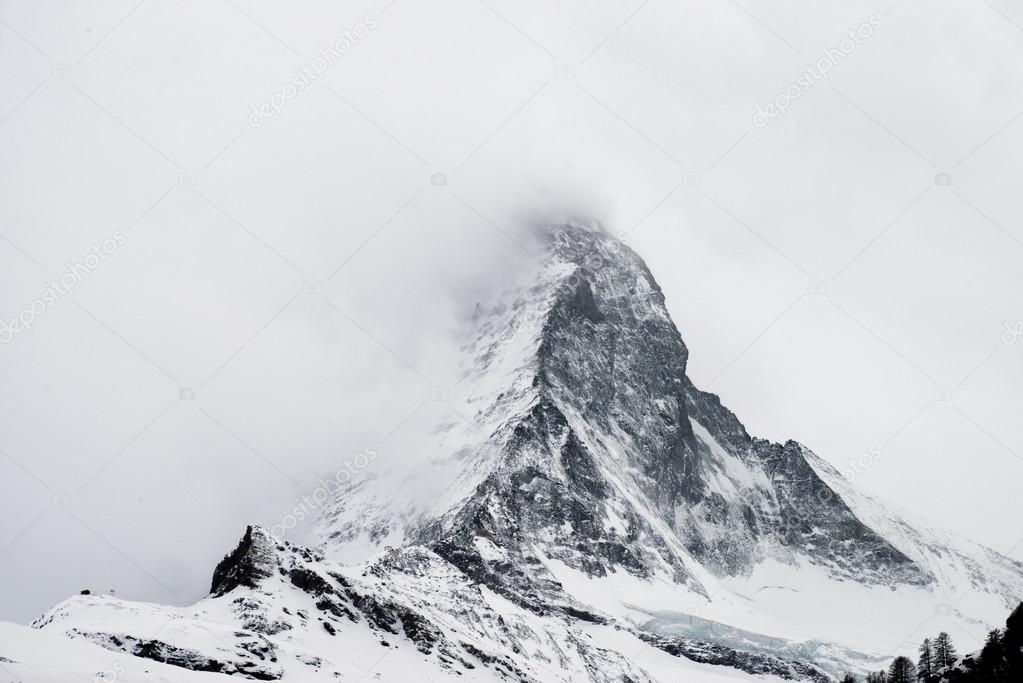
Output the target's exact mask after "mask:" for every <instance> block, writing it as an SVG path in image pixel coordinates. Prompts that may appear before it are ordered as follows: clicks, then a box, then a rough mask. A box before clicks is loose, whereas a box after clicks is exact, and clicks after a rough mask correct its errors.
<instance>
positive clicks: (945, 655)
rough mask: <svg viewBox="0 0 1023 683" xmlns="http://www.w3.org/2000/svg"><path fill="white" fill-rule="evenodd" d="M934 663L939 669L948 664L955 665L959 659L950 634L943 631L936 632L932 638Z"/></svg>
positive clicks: (945, 667) (944, 667) (946, 666)
mask: <svg viewBox="0 0 1023 683" xmlns="http://www.w3.org/2000/svg"><path fill="white" fill-rule="evenodd" d="M934 660H935V661H934V665H935V667H936V668H937V669H938V670H939V671H940V670H941V669H947V668H948V667H950V666H955V663H956V662H957V661H958V660H959V655H958V654H957V653H956V649H955V647H954V646H953V645H952V636H950V635H948V633H946V632H945V631H942V632H941V633H939V634H938V637H937V638H935V640H934Z"/></svg>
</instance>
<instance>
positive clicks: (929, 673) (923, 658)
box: [916, 638, 935, 681]
mask: <svg viewBox="0 0 1023 683" xmlns="http://www.w3.org/2000/svg"><path fill="white" fill-rule="evenodd" d="M934 668H935V667H934V648H933V647H932V645H931V639H930V638H925V639H924V642H923V644H922V645H921V646H920V662H919V663H918V664H917V666H916V677H917V678H918V679H920V680H922V681H930V680H931V678H932V677H933V676H934Z"/></svg>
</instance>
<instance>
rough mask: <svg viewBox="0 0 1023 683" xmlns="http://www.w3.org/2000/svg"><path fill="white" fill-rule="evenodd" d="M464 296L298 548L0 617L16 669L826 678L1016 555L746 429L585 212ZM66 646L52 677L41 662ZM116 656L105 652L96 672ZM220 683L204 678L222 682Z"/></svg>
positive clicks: (634, 259)
mask: <svg viewBox="0 0 1023 683" xmlns="http://www.w3.org/2000/svg"><path fill="white" fill-rule="evenodd" d="M532 250H533V251H534V252H535V254H536V256H537V260H538V264H537V268H536V269H535V270H531V271H530V272H529V273H528V275H526V276H523V277H521V278H520V279H519V280H518V281H517V282H515V283H513V284H512V286H510V287H509V288H508V289H507V290H506V291H504V292H503V293H502V294H501V295H500V296H499V297H497V298H496V299H495V300H494V301H491V302H489V303H487V304H485V305H484V304H481V305H480V306H479V307H478V308H477V311H476V314H475V315H474V317H473V322H472V331H471V333H469V334H468V335H467V338H466V340H465V342H464V346H463V351H464V354H465V372H464V375H463V376H462V378H461V380H460V381H459V382H458V384H457V385H456V386H455V387H451V388H450V398H448V400H447V401H445V402H442V403H443V405H440V406H436V408H437V409H436V410H434V411H433V412H431V413H429V415H430V417H429V421H430V424H429V427H430V428H429V429H425V430H423V433H422V434H419V435H417V436H416V437H415V438H408V439H406V441H405V442H403V448H404V450H403V451H402V452H401V453H398V454H395V455H393V456H389V457H387V458H385V457H381V458H379V459H377V460H376V461H374V462H373V463H372V464H371V465H369V466H367V467H366V468H365V470H364V471H363V472H360V473H359V474H360V475H362V476H356V477H355V478H354V479H353V480H352V481H351V483H350V484H349V485H348V486H347V487H346V488H345V489H343V490H341V491H339V492H337V493H336V495H335V496H334V497H333V499H332V500H331V501H330V502H329V504H328V505H327V507H326V509H325V511H324V514H323V515H322V519H320V521H319V523H318V524H317V525H316V528H315V530H314V532H313V535H312V538H311V539H309V542H308V543H307V544H306V545H305V546H303V545H298V544H296V543H293V542H291V539H287V540H285V539H281V538H276V537H274V536H273V535H272V534H271V533H270V532H269V531H267V530H265V529H262V528H259V527H250V528H249V529H248V530H247V531H246V533H245V536H244V538H243V539H242V541H241V542H240V543H239V545H238V547H237V548H236V549H234V550H233V551H232V552H231V553H229V554H228V555H227V556H226V557H225V558H224V560H223V562H221V564H220V565H219V566H218V567H217V568H216V571H215V572H214V579H213V585H212V587H211V593H210V596H209V597H207V598H205V599H204V600H202V601H200V602H198V603H196V604H195V605H191V606H188V607H164V606H159V605H152V604H138V603H130V602H124V601H120V600H116V599H114V598H112V597H110V596H78V597H75V598H72V599H70V600H68V601H66V602H64V603H62V604H61V605H58V606H57V607H56V608H54V609H53V610H51V611H50V612H49V613H48V614H46V615H45V616H44V617H42V618H41V619H40V620H39V621H38V622H36V623H35V624H34V625H33V627H34V628H33V630H29V629H20V628H16V627H6V626H5V627H2V630H0V657H3V658H4V659H0V662H4V661H7V662H9V663H4V664H3V666H4V667H6V668H7V669H9V670H10V671H12V672H15V673H18V674H19V675H21V672H22V671H24V674H23V677H24V680H25V681H37V680H39V681H47V680H54V681H56V680H60V681H65V680H71V679H70V678H68V677H67V676H68V675H70V674H71V673H74V674H76V675H79V676H80V675H83V674H87V675H89V676H92V675H94V674H96V673H97V672H100V673H101V674H102V675H103V678H101V679H99V680H104V679H109V680H114V678H110V677H109V676H107V674H110V675H111V676H113V675H115V674H116V680H118V681H129V680H139V681H143V680H145V681H150V680H166V681H178V680H181V681H190V680H197V681H198V680H214V678H213V677H214V676H219V677H222V675H225V674H227V675H233V676H238V677H247V678H250V679H257V680H277V679H281V680H310V681H318V680H351V681H355V680H360V679H365V680H390V681H408V680H432V681H445V680H455V679H461V680H471V681H498V680H501V681H595V682H611V681H620V682H631V683H638V682H640V681H651V682H653V681H664V682H666V681H676V680H693V681H736V680H807V681H829V680H832V678H834V677H837V676H839V675H840V674H841V673H842V672H845V671H865V670H868V669H873V668H877V665H878V664H879V663H880V662H882V661H883V660H884V659H885V658H887V657H889V656H890V655H891V654H892V652H893V651H896V650H898V648H900V647H902V645H903V641H905V640H907V639H911V638H913V637H915V634H916V631H917V630H918V629H919V628H920V627H921V626H922V625H923V624H926V623H928V621H929V620H932V619H938V620H952V621H955V622H956V624H957V625H958V626H959V628H960V629H961V630H964V631H967V632H970V633H975V634H977V635H978V636H981V635H982V634H983V633H985V632H986V630H987V629H988V628H990V627H993V626H994V625H997V624H999V623H1000V622H1001V620H1002V619H1003V618H1004V614H1005V612H1006V610H1007V609H1009V608H1011V607H1014V606H1015V605H1016V604H1018V602H1019V601H1020V599H1021V597H1023V565H1020V564H1019V563H1017V562H1014V561H1012V560H1010V559H1008V558H1005V557H1003V556H1000V555H998V554H997V553H995V552H993V551H991V550H989V549H987V548H984V547H982V546H979V545H977V544H975V543H972V542H970V541H968V540H966V539H963V538H960V537H957V536H955V535H953V534H950V533H946V532H941V531H936V530H933V529H930V528H928V527H927V526H926V525H924V524H922V523H920V522H918V521H915V520H909V519H907V518H906V517H905V516H903V515H902V514H900V513H896V512H894V511H892V510H891V509H890V508H888V507H886V506H885V505H884V504H882V503H880V502H878V501H876V500H874V499H871V498H869V497H866V496H864V495H862V494H859V493H858V492H856V491H855V490H854V489H853V488H852V486H851V485H850V483H849V482H848V481H846V480H845V479H844V478H843V477H842V476H841V475H840V474H839V472H838V471H837V470H835V469H834V468H833V467H832V466H831V465H829V464H828V463H826V462H825V461H824V460H822V459H821V458H819V457H818V456H816V455H815V454H814V453H812V452H811V451H810V450H809V449H807V448H806V447H805V446H802V445H800V444H799V443H796V442H795V441H788V442H786V443H784V444H777V443H771V442H769V441H766V440H763V439H759V438H756V437H754V436H751V435H750V434H749V433H747V431H746V429H745V427H744V426H743V424H742V423H741V422H740V421H739V419H738V418H737V417H736V416H735V415H734V414H733V413H732V412H731V411H729V410H728V409H727V408H725V407H724V406H723V405H721V402H720V401H719V399H718V397H717V396H715V395H713V394H709V393H706V392H703V391H701V390H699V389H698V388H697V387H695V386H694V385H693V383H692V382H691V381H690V380H689V378H688V376H687V375H686V363H687V360H688V350H687V348H686V345H685V343H684V342H683V340H682V337H681V335H680V333H679V331H678V329H677V328H676V326H675V325H674V323H673V322H672V320H671V317H670V316H669V314H668V311H667V309H666V308H665V305H664V294H663V292H662V291H661V289H660V287H659V286H658V285H657V283H656V281H655V280H654V278H653V276H652V275H651V273H650V272H649V270H648V269H647V267H646V265H645V264H644V263H643V261H642V259H640V257H639V256H638V255H636V254H635V253H634V252H633V251H631V250H630V249H629V248H628V247H627V246H625V245H624V244H623V243H622V242H620V241H619V240H617V239H616V238H614V237H613V236H611V235H610V234H608V233H607V232H605V231H604V230H603V229H602V228H601V227H600V226H599V225H596V224H594V223H592V222H588V221H572V222H568V223H565V224H561V225H556V226H553V227H550V228H548V229H546V230H545V231H544V232H543V234H542V236H540V237H538V238H537V242H536V244H533V245H532ZM55 648H61V649H62V650H61V651H63V652H66V656H64V657H62V658H61V661H62V662H63V664H61V666H63V667H67V668H64V669H59V668H57V664H55V663H54V661H53V660H52V658H45V657H38V656H36V657H34V656H33V654H34V653H38V652H45V651H51V652H52V651H54V649H55ZM115 664H116V665H117V666H119V667H120V669H117V670H114V668H113V667H114V666H115ZM219 677H218V680H220V679H222V678H219Z"/></svg>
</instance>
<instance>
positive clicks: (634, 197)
mask: <svg viewBox="0 0 1023 683" xmlns="http://www.w3.org/2000/svg"><path fill="white" fill-rule="evenodd" d="M872 17H873V18H874V19H872ZM872 23H873V25H874V26H879V27H876V28H875V27H872V28H873V30H872V31H871V35H870V37H869V38H866V39H861V40H860V41H857V42H855V43H854V47H853V49H852V50H851V51H849V52H848V54H847V55H843V56H842V57H841V58H840V59H837V60H836V61H835V63H834V64H833V67H832V69H831V71H830V74H829V77H828V78H827V79H823V78H821V79H815V80H812V82H810V85H809V86H808V87H806V88H803V87H802V86H800V85H799V79H800V78H801V77H802V78H804V79H806V78H807V76H806V73H807V72H806V71H801V70H803V69H804V68H805V67H806V66H807V65H813V64H815V63H816V62H817V61H818V60H819V59H821V58H823V57H824V56H825V55H826V54H828V52H827V51H829V50H830V51H832V54H833V51H834V50H836V49H841V46H842V41H843V39H845V38H847V32H848V31H849V30H854V31H855V30H857V28H858V27H861V25H864V24H866V25H868V26H870V25H871V24H872ZM349 32H351V33H349ZM351 36H356V37H357V40H354V41H352V44H351V45H347V46H346V47H348V48H350V49H347V50H346V51H345V52H344V54H343V55H340V54H339V56H337V57H334V58H333V63H332V64H329V66H327V67H326V68H325V69H320V72H319V73H320V77H319V78H315V79H310V81H309V83H310V85H309V87H308V88H305V89H303V90H301V91H297V92H292V91H290V90H287V91H285V90H284V87H285V85H286V84H288V83H289V82H291V79H293V78H296V77H301V75H302V74H306V77H308V74H309V73H310V71H309V70H310V69H317V68H319V67H321V66H322V62H320V61H318V55H320V54H321V53H320V52H318V50H319V48H325V47H327V46H330V45H333V44H335V43H336V41H338V40H339V39H342V38H345V37H351ZM1020 63H1023V10H1021V9H1020V8H1019V7H1018V6H1016V5H1014V4H1012V3H1009V2H1006V1H1005V0H992V1H991V2H984V1H983V0H976V1H969V2H951V1H950V0H939V1H936V2H923V0H899V1H894V2H892V4H882V5H877V4H872V3H868V2H858V1H852V2H849V1H842V2H838V1H837V0H828V1H817V2H781V3H779V2H767V1H766V0H740V1H738V2H730V1H727V2H716V3H710V2H691V1H688V0H686V1H684V2H668V1H667V0H645V1H644V0H630V1H627V2H622V1H615V2H604V1H601V2H592V1H591V2H582V1H581V0H580V1H575V0H569V1H563V2H558V3H543V2H538V1H536V2H534V1H533V0H528V1H521V0H520V1H519V2H506V1H504V0H500V1H499V0H492V1H488V2H479V1H478V0H441V1H438V2H433V3H428V4H427V3H414V2H409V1H408V0H394V1H392V2H387V0H384V1H383V2H346V3H336V2H326V1H323V2H319V1H311V0H303V1H302V2H293V3H287V4H283V3H273V2H268V1H262V2H256V1H247V0H206V1H204V2H198V1H195V2H187V1H186V2H170V1H169V0H143V1H142V2H138V1H135V2H126V1H125V0H110V1H96V2H90V3H87V4H82V5H79V4H76V5H74V6H70V5H68V4H65V3H60V2H56V1H50V0H40V1H37V2H32V3H25V2H12V1H4V2H0V82H2V83H3V85H4V87H3V88H0V160H2V162H3V163H2V165H0V318H2V319H3V320H4V321H6V322H7V323H10V321H11V320H12V319H14V318H17V317H18V316H19V315H21V314H22V311H24V310H25V309H30V308H31V307H32V305H33V302H35V301H37V300H39V301H40V303H39V304H37V310H38V312H37V313H36V314H35V315H33V316H31V317H32V318H33V321H32V323H31V327H32V329H31V330H26V331H23V332H18V333H15V334H12V335H11V338H10V340H9V342H8V343H4V344H0V377H2V378H3V380H4V386H5V387H6V391H4V392H3V393H2V395H0V619H10V620H16V621H28V620H30V619H32V618H34V617H35V616H38V615H39V614H41V613H42V612H43V611H44V610H45V609H47V608H49V607H50V606H52V605H53V604H54V603H56V602H58V601H59V600H61V599H63V598H65V597H67V596H68V595H70V594H71V593H74V592H77V591H78V590H80V589H82V588H86V587H88V588H91V589H93V590H109V589H114V590H116V592H117V593H118V594H120V595H124V596H126V597H132V598H138V599H144V600H152V601H160V602H174V603H182V602H187V601H190V600H194V599H196V598H198V597H199V596H201V595H202V594H203V593H204V592H205V590H206V589H207V588H208V579H209V576H210V574H211V572H212V569H213V566H214V564H215V563H216V561H218V560H219V558H220V557H221V556H222V555H223V554H224V553H225V552H227V551H228V550H230V549H231V547H233V544H234V543H235V542H236V540H237V538H238V537H239V536H240V534H241V533H242V531H243V530H244V526H245V524H246V523H248V522H250V521H257V522H261V523H264V524H267V525H272V524H275V523H277V522H279V521H280V520H281V518H282V516H283V515H284V514H285V512H286V511H287V510H288V509H289V508H290V507H291V506H292V505H293V502H294V500H295V499H296V498H297V497H299V496H301V495H303V494H305V493H307V492H308V491H309V490H310V489H311V488H312V487H313V486H314V483H313V482H314V480H315V477H316V476H317V475H318V474H321V473H324V472H331V471H333V470H335V469H337V467H339V466H340V462H341V461H343V460H344V459H346V458H348V457H351V456H353V455H354V454H356V453H358V452H359V451H361V450H362V449H363V448H365V447H374V448H376V449H377V450H378V451H379V453H380V455H379V457H381V458H388V459H392V460H391V461H392V462H393V461H394V460H395V459H397V460H398V461H401V460H400V459H408V460H409V461H411V460H412V459H414V458H415V457H416V454H415V453H413V452H409V450H408V448H407V444H408V443H409V441H410V440H409V439H407V438H398V437H397V436H395V435H396V434H399V433H400V432H401V431H402V430H405V429H411V428H412V427H410V425H411V424H412V423H414V422H416V421H419V422H424V423H428V422H429V416H430V415H431V414H433V413H432V412H431V411H437V410H439V408H438V406H437V405H436V402H431V401H430V398H431V391H433V390H434V389H436V388H437V387H445V386H450V385H451V384H453V383H454V381H455V379H456V377H457V368H456V361H457V358H458V354H457V344H458V342H457V339H458V332H459V330H460V329H462V328H463V327H464V325H465V323H466V319H467V317H468V316H469V314H470V313H471V311H472V308H473V306H474V304H475V302H476V301H477V300H479V299H480V298H482V297H484V296H485V295H486V293H487V292H489V291H491V290H493V288H495V287H499V286H500V283H501V282H503V281H505V280H506V279H507V278H508V277H509V276H510V275H511V274H512V273H514V272H516V271H517V270H519V269H521V268H523V267H527V266H528V264H529V258H530V257H529V255H528V254H525V253H523V250H522V249H521V246H520V244H521V241H522V240H521V239H520V236H521V232H520V231H521V230H522V226H523V225H524V224H526V223H528V221H529V220H531V219H535V218H538V217H539V218H544V217H551V216H558V215H562V214H566V213H572V212H575V213H580V214H585V215H591V216H594V217H596V218H598V219H600V220H601V221H603V222H604V223H605V224H606V225H607V226H608V227H609V229H610V230H611V231H613V232H616V233H621V234H622V236H623V237H625V238H626V239H628V241H629V243H630V244H631V245H632V246H633V247H634V248H635V249H636V250H637V251H638V252H639V253H640V254H641V255H642V256H644V257H645V258H646V260H647V261H648V263H649V265H650V266H651V268H652V270H653V272H654V274H655V276H656V277H657V278H658V280H659V281H660V283H661V284H662V286H663V287H664V289H665V292H666V295H667V297H668V305H669V308H670V310H671V312H672V314H673V316H674V317H675V320H676V322H677V323H678V325H679V327H680V329H681V331H682V334H683V337H684V339H685V340H686V342H687V344H688V345H689V348H690V365H689V367H690V374H691V376H692V377H693V379H694V381H695V382H696V383H697V384H698V385H699V386H701V387H703V388H705V389H709V390H711V391H714V392H716V393H719V394H720V395H721V396H722V398H723V400H724V402H725V403H726V405H728V406H729V407H731V408H732V409H733V410H734V411H735V412H736V413H737V414H738V415H739V416H740V418H741V419H742V420H743V421H744V422H745V424H746V425H747V427H748V428H749V429H750V431H751V432H753V433H755V434H757V435H761V436H765V437H769V438H772V439H777V440H783V439H787V438H794V439H797V440H800V441H802V442H803V443H805V444H807V445H808V446H810V447H811V448H813V449H814V450H815V451H816V452H818V453H819V454H820V455H822V456H823V457H825V458H827V459H828V460H829V461H831V462H832V463H833V464H835V466H836V467H839V468H840V469H846V470H848V469H849V468H850V461H853V462H855V461H857V459H859V458H860V456H861V454H864V453H872V455H871V456H870V457H869V458H867V459H864V460H860V463H861V464H859V465H856V467H855V470H854V471H852V472H851V474H852V476H854V478H855V480H856V483H857V484H858V485H859V486H860V487H861V488H863V489H864V490H866V491H867V492H870V493H874V494H877V495H879V496H881V497H883V498H885V499H887V500H889V501H892V502H893V503H895V504H897V505H899V506H901V507H902V508H903V509H906V510H908V511H910V512H912V513H914V514H917V515H920V516H922V517H925V518H927V519H928V520H930V521H931V522H933V523H934V524H936V525H939V526H944V527H948V528H951V529H954V530H956V531H958V532H960V533H962V534H964V535H966V536H968V537H970V538H973V539H975V540H977V541H980V542H983V543H986V544H988V545H990V546H992V547H993V548H995V549H997V550H1000V551H1002V552H1006V553H1008V554H1011V555H1013V556H1014V557H1016V558H1018V559H1023V543H1021V541H1023V539H1021V538H1020V534H1021V533H1023V532H1021V531H1020V530H1019V528H1018V524H1015V523H1012V521H1010V520H1018V519H1019V518H1020V516H1021V513H1023V502H1021V499H1020V497H1019V495H1018V491H1019V486H1020V482H1021V479H1023V422H1021V421H1020V419H1019V415H1020V414H1021V410H1023V391H1021V390H1020V381H1021V379H1023V296H1021V294H1023V272H1021V268H1020V265H1021V263H1023V221H1021V216H1023V193H1020V192H1019V189H1018V188H1019V187H1020V186H1021V182H1023V156H1021V154H1020V149H1021V145H1023V121H1021V120H1020V118H1021V116H1023V71H1021V70H1020V69H1019V64H1020ZM806 82H808V81H804V84H805V83H806ZM794 84H795V87H797V88H798V89H799V93H798V97H795V98H794V99H792V100H791V102H790V103H789V106H788V107H787V113H785V114H784V115H780V116H777V117H774V118H770V119H769V120H767V122H766V125H762V126H759V125H755V123H754V114H755V112H756V111H757V106H758V105H760V106H766V105H767V104H768V103H769V102H771V101H773V100H775V98H777V97H778V96H779V95H782V94H783V93H785V92H786V90H788V89H789V88H790V86H793V85H794ZM271 101H272V102H275V103H276V104H277V105H278V106H277V109H276V111H274V112H273V114H272V115H269V116H265V115H264V116H260V115H257V114H254V113H253V112H254V111H256V112H258V111H259V106H260V105H261V104H262V103H264V102H271ZM253 105H255V109H253ZM264 111H265V110H264ZM254 123H255V124H258V125H253V124H254ZM758 123H761V124H763V123H764V120H763V119H760V120H758ZM108 239H109V240H113V241H112V242H109V243H108V245H109V244H113V245H114V246H115V248H114V249H113V250H112V252H111V253H109V254H106V253H104V258H102V259H100V261H99V263H98V265H97V266H96V267H95V268H94V269H90V271H89V272H85V273H84V274H83V271H81V269H79V270H78V272H79V274H80V275H81V277H79V278H77V280H76V281H75V285H74V288H73V294H69V295H59V296H55V297H53V296H52V292H51V301H50V302H49V303H47V302H45V301H42V297H43V296H44V291H45V290H44V288H45V286H46V283H47V282H49V281H50V280H52V279H57V280H60V278H61V277H62V276H63V275H64V274H65V273H66V272H67V270H68V266H67V264H68V263H69V262H70V263H72V264H79V263H83V262H84V261H85V258H86V255H87V254H90V253H92V249H93V246H94V245H101V243H103V241H104V240H108ZM121 242H123V244H122V243H121ZM100 249H101V250H102V249H103V247H102V246H101V247H100ZM2 334H3V333H2V332H0V335H2ZM410 415H417V416H418V417H417V418H416V419H415V420H412V419H411V418H410V417H409V416H410ZM396 430H397V431H396ZM398 444H402V446H401V447H399V446H398ZM863 462H866V463H867V465H866V466H864V465H863V464H862V463H863Z"/></svg>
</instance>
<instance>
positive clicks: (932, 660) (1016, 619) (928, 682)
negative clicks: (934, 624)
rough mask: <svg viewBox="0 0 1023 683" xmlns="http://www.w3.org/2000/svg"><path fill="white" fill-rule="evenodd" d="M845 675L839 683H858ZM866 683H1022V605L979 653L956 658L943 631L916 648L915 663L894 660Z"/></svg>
mask: <svg viewBox="0 0 1023 683" xmlns="http://www.w3.org/2000/svg"><path fill="white" fill-rule="evenodd" d="M860 681H861V679H859V678H857V677H856V676H854V675H852V674H846V676H845V678H843V679H842V683H860ZM866 683H1023V603H1021V604H1020V605H1019V607H1017V608H1016V609H1015V610H1014V611H1013V613H1012V614H1011V615H1010V616H1009V619H1008V620H1007V621H1006V622H1005V628H1004V629H995V630H994V631H991V633H989V634H988V636H987V641H986V642H985V643H984V647H983V648H982V649H981V650H980V652H976V653H973V654H968V655H966V656H965V657H959V655H958V653H957V652H956V649H955V645H953V643H952V638H951V636H949V635H948V634H947V633H945V632H944V631H943V632H941V633H939V634H938V635H937V636H936V637H935V638H933V639H931V638H927V639H925V640H924V642H923V643H921V644H920V649H919V657H918V658H917V660H916V662H915V663H914V661H913V660H912V659H910V658H909V657H905V656H900V657H896V658H895V659H894V660H893V661H892V663H891V665H890V666H889V667H888V668H887V669H885V670H883V671H878V672H875V673H872V674H870V675H868V676H867V678H866Z"/></svg>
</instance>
